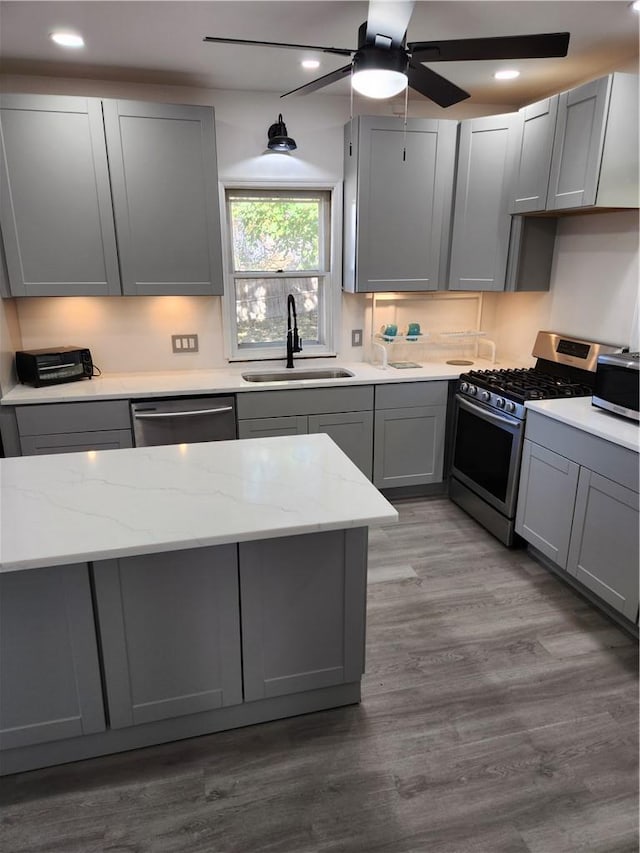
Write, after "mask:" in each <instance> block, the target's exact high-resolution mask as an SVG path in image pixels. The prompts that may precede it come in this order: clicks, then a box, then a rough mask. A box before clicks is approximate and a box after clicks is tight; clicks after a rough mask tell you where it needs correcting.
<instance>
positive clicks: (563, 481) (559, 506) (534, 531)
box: [516, 439, 580, 569]
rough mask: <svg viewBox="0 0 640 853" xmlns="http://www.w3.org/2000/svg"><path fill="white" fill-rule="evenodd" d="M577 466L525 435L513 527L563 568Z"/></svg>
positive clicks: (574, 494)
mask: <svg viewBox="0 0 640 853" xmlns="http://www.w3.org/2000/svg"><path fill="white" fill-rule="evenodd" d="M579 472H580V466H579V465H577V464H576V463H575V462H571V461H570V460H569V459H566V458H565V457H564V456H561V455H560V454H559V453H554V452H553V451H552V450H547V448H546V447H540V445H539V444H534V443H533V442H532V441H528V440H526V439H525V442H524V450H523V453H522V469H521V473H520V489H519V492H518V508H517V512H516V531H517V532H518V533H519V534H520V536H522V537H523V538H524V539H526V540H527V542H530V543H531V544H532V545H533V546H534V547H535V548H537V549H538V550H539V551H540V552H541V553H543V554H544V555H545V557H548V558H549V559H550V560H553V562H554V563H556V564H557V565H558V566H560V568H562V569H566V567H567V557H568V554H569V539H570V537H571V525H572V524H573V512H574V506H575V502H576V489H577V486H578V474H579Z"/></svg>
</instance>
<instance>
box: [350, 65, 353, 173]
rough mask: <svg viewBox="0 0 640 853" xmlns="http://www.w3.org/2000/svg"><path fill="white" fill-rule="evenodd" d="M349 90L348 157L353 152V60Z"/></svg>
mask: <svg viewBox="0 0 640 853" xmlns="http://www.w3.org/2000/svg"><path fill="white" fill-rule="evenodd" d="M349 82H350V83H351V92H350V93H349V94H350V99H349V101H350V102H349V157H351V155H352V153H353V145H352V142H353V62H352V63H351V80H350V81H349Z"/></svg>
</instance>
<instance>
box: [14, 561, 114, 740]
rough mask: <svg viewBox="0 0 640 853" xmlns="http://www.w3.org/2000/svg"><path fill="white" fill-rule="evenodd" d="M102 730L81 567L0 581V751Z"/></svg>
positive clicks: (85, 583) (86, 570) (86, 571)
mask: <svg viewBox="0 0 640 853" xmlns="http://www.w3.org/2000/svg"><path fill="white" fill-rule="evenodd" d="M104 729H105V717H104V705H103V698H102V686H101V682H100V667H99V664H98V651H97V645H96V633H95V627H94V619H93V606H92V602H91V587H90V585H89V568H88V566H87V565H86V564H84V563H82V564H75V565H67V566H56V567H54V568H46V569H33V570H29V571H22V572H13V573H6V574H3V575H2V576H1V577H0V749H15V748H19V747H23V746H33V745H35V744H39V743H47V742H49V741H56V740H64V739H66V738H71V737H78V736H79V735H88V734H94V733H96V732H102V731H104Z"/></svg>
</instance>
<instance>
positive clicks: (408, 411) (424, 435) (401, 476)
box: [373, 382, 448, 488]
mask: <svg viewBox="0 0 640 853" xmlns="http://www.w3.org/2000/svg"><path fill="white" fill-rule="evenodd" d="M447 387H448V386H447V383H446V382H403V383H398V384H393V385H379V386H377V388H376V408H375V423H374V446H373V484H374V485H375V486H378V488H394V487H397V486H415V485H425V484H431V483H439V482H441V481H442V476H443V463H444V445H445V426H446V415H447Z"/></svg>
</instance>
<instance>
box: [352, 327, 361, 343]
mask: <svg viewBox="0 0 640 853" xmlns="http://www.w3.org/2000/svg"><path fill="white" fill-rule="evenodd" d="M351 346H352V347H361V346H362V329H351Z"/></svg>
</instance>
